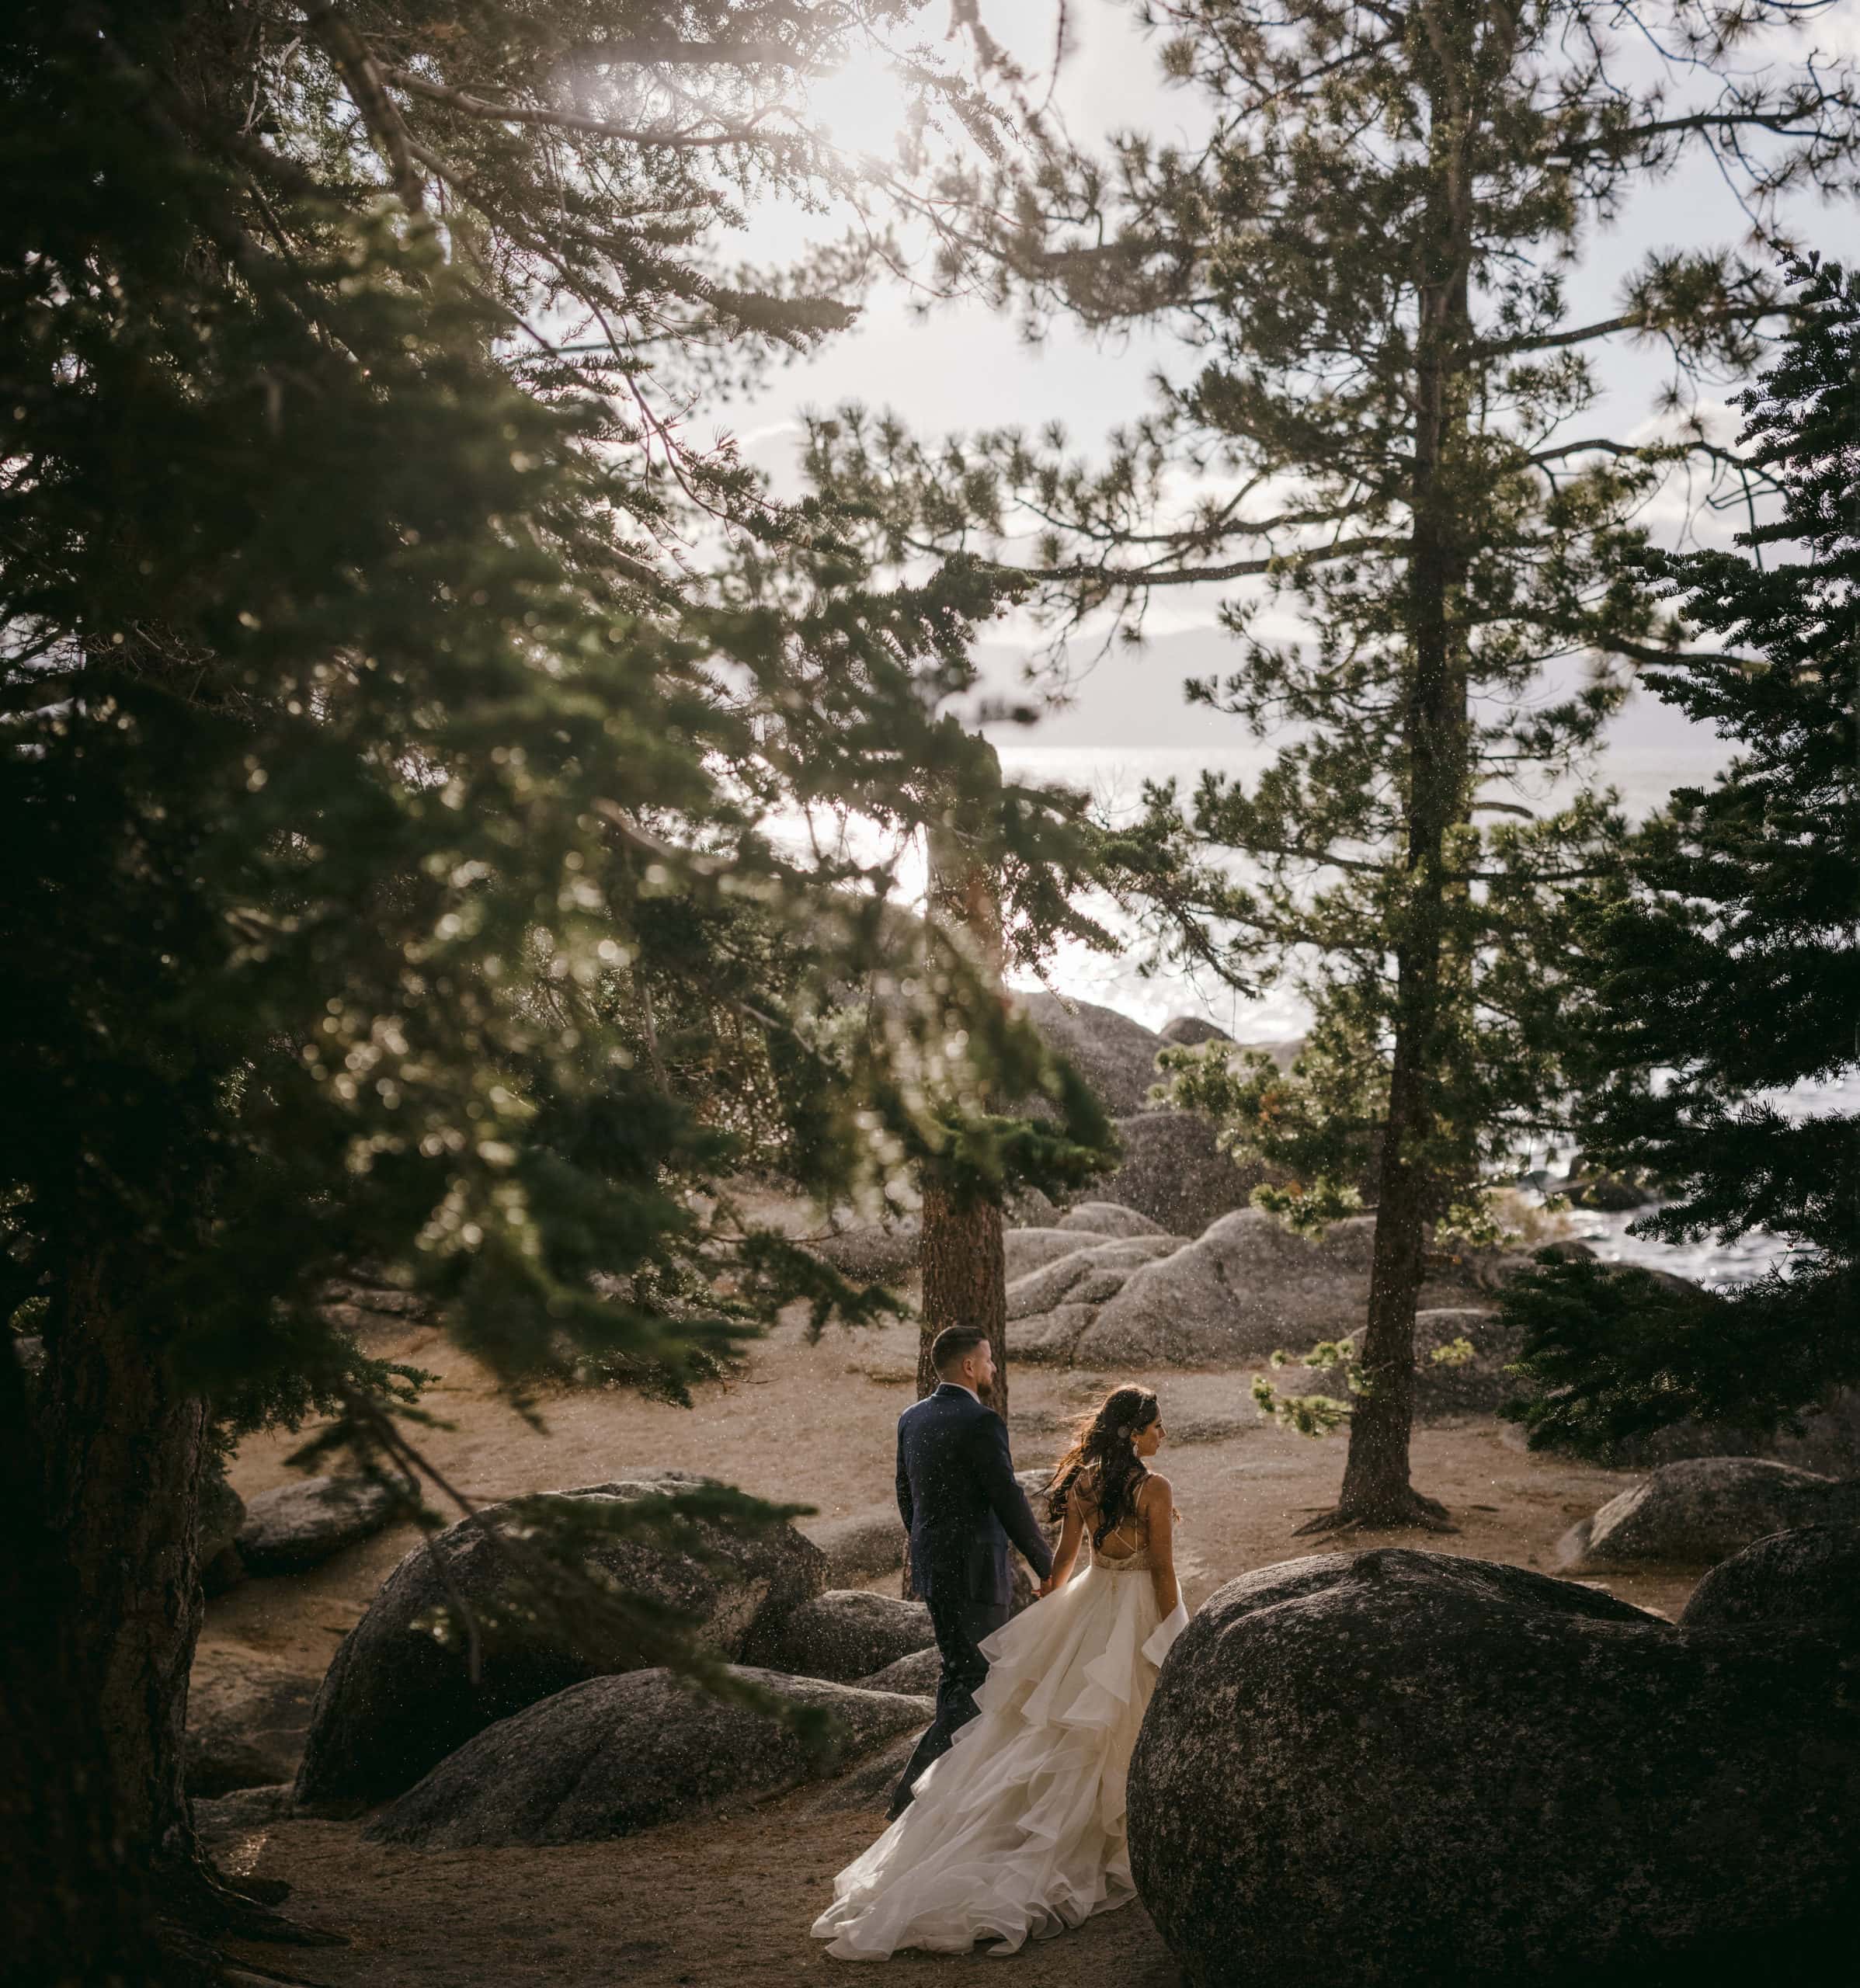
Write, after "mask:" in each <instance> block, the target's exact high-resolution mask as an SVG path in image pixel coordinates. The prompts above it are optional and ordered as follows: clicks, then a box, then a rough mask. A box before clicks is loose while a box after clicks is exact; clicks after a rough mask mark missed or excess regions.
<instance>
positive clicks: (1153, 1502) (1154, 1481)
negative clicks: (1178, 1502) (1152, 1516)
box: [1137, 1470, 1170, 1512]
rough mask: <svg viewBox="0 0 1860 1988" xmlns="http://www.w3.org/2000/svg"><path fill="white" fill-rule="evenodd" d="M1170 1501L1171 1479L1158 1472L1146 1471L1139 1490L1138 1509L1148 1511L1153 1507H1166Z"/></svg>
mask: <svg viewBox="0 0 1860 1988" xmlns="http://www.w3.org/2000/svg"><path fill="white" fill-rule="evenodd" d="M1169 1503H1170V1489H1169V1479H1167V1478H1166V1477H1160V1476H1159V1475H1157V1474H1156V1472H1154V1471H1153V1470H1152V1471H1146V1472H1145V1473H1144V1475H1143V1482H1142V1485H1141V1486H1139V1489H1138V1492H1137V1510H1139V1511H1140V1512H1147V1511H1149V1510H1152V1509H1162V1508H1164V1507H1167V1506H1168V1504H1169Z"/></svg>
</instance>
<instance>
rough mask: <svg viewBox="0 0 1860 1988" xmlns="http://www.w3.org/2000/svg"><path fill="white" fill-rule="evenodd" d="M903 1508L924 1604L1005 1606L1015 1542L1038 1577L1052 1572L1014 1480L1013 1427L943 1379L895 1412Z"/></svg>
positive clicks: (915, 1578)
mask: <svg viewBox="0 0 1860 1988" xmlns="http://www.w3.org/2000/svg"><path fill="white" fill-rule="evenodd" d="M898 1510H899V1514H900V1515H901V1516H902V1518H903V1521H904V1527H905V1530H906V1531H907V1532H908V1533H909V1534H910V1536H911V1584H912V1586H913V1587H914V1588H915V1589H916V1591H917V1593H918V1594H920V1595H922V1596H923V1597H924V1598H925V1599H926V1600H928V1599H929V1597H930V1594H931V1593H932V1591H933V1590H934V1591H935V1592H936V1593H937V1594H938V1596H939V1597H944V1598H947V1597H951V1596H954V1595H960V1596H961V1597H965V1598H966V1599H967V1600H971V1601H981V1602H992V1603H993V1604H995V1605H996V1606H997V1607H1005V1606H1006V1604H1007V1603H1008V1601H1009V1600H1011V1599H1012V1597H1013V1580H1012V1578H1011V1576H1010V1573H1009V1570H1008V1559H1007V1549H1008V1542H1009V1541H1010V1540H1011V1541H1013V1544H1014V1545H1016V1546H1017V1547H1019V1548H1020V1552H1021V1553H1022V1554H1023V1555H1024V1556H1025V1558H1026V1559H1027V1563H1028V1564H1029V1565H1030V1566H1031V1567H1032V1568H1033V1569H1034V1571H1035V1573H1038V1575H1039V1576H1040V1578H1041V1580H1045V1578H1046V1576H1048V1574H1049V1573H1051V1572H1052V1552H1051V1550H1050V1549H1049V1548H1048V1546H1047V1544H1046V1541H1045V1538H1043V1537H1042V1535H1041V1531H1040V1527H1039V1525H1038V1523H1037V1522H1036V1521H1035V1520H1034V1515H1033V1510H1032V1507H1031V1506H1029V1504H1028V1503H1027V1493H1025V1492H1024V1491H1023V1490H1022V1489H1020V1486H1019V1485H1018V1484H1017V1483H1016V1482H1014V1465H1013V1458H1012V1457H1011V1456H1010V1455H1009V1454H1008V1448H1007V1424H1006V1423H1005V1422H1003V1420H1001V1418H1000V1416H998V1415H997V1414H996V1413H995V1411H994V1410H993V1409H992V1408H985V1407H984V1406H982V1403H981V1402H979V1401H978V1400H977V1399H975V1396H974V1395H972V1394H971V1393H970V1392H969V1391H968V1388H959V1387H957V1386H955V1385H953V1384H952V1383H951V1382H947V1381H945V1382H944V1383H943V1385H941V1386H940V1387H939V1388H937V1392H935V1393H934V1394H933V1395H929V1396H927V1398H926V1399H924V1400H923V1401H920V1402H918V1403H917V1404H916V1406H915V1407H914V1408H907V1409H906V1410H905V1411H904V1413H902V1415H901V1416H899V1418H898Z"/></svg>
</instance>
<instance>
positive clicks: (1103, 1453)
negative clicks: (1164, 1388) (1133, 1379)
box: [1046, 1386, 1162, 1552]
mask: <svg viewBox="0 0 1860 1988" xmlns="http://www.w3.org/2000/svg"><path fill="white" fill-rule="evenodd" d="M1161 1413H1162V1404H1161V1403H1160V1402H1158V1401H1157V1399H1156V1396H1155V1395H1153V1393H1152V1392H1150V1391H1149V1388H1139V1387H1135V1386H1125V1387H1121V1388H1112V1389H1111V1392H1110V1393H1109V1394H1107V1395H1106V1396H1105V1397H1104V1400H1103V1401H1101V1402H1100V1403H1099V1404H1098V1406H1097V1408H1096V1409H1094V1410H1093V1412H1092V1413H1090V1415H1087V1416H1085V1417H1084V1418H1083V1420H1081V1421H1080V1422H1079V1425H1078V1427H1076V1429H1074V1430H1073V1437H1072V1447H1071V1448H1069V1450H1067V1451H1066V1454H1065V1455H1064V1456H1062V1458H1060V1459H1059V1462H1058V1464H1057V1465H1055V1468H1054V1470H1053V1474H1052V1482H1050V1483H1049V1484H1048V1486H1047V1487H1046V1496H1047V1500H1048V1503H1047V1512H1048V1517H1050V1518H1051V1519H1052V1522H1053V1524H1055V1525H1057V1524H1059V1523H1060V1522H1061V1521H1062V1520H1063V1519H1064V1518H1065V1517H1066V1500H1067V1498H1068V1497H1069V1496H1071V1493H1072V1488H1073V1485H1074V1484H1075V1483H1076V1482H1077V1481H1078V1479H1079V1475H1080V1474H1081V1473H1082V1472H1086V1471H1090V1472H1091V1473H1092V1483H1091V1492H1092V1497H1093V1502H1094V1503H1096V1504H1097V1508H1098V1522H1097V1524H1096V1525H1095V1526H1093V1528H1092V1534H1091V1544H1092V1550H1093V1552H1096V1551H1097V1548H1099V1547H1100V1546H1102V1545H1104V1541H1105V1540H1106V1539H1107V1538H1108V1537H1109V1536H1110V1535H1111V1534H1112V1533H1114V1532H1115V1531H1117V1529H1118V1527H1119V1526H1121V1525H1122V1524H1124V1523H1125V1521H1126V1520H1128V1519H1134V1518H1135V1517H1136V1515H1137V1494H1138V1493H1139V1491H1141V1489H1142V1485H1143V1480H1144V1479H1145V1478H1146V1477H1147V1476H1148V1475H1149V1467H1148V1466H1147V1465H1146V1464H1145V1462H1144V1461H1143V1459H1142V1458H1141V1457H1140V1456H1139V1455H1137V1450H1136V1442H1137V1438H1138V1437H1139V1435H1141V1434H1142V1432H1143V1431H1144V1430H1146V1429H1147V1428H1148V1427H1149V1425H1150V1423H1153V1421H1155V1420H1156V1417H1157V1416H1159V1414H1161Z"/></svg>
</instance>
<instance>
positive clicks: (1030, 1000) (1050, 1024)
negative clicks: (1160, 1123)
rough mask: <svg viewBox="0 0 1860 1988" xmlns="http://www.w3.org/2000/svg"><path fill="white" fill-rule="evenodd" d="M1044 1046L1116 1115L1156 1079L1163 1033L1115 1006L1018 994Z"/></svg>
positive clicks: (1132, 1106)
mask: <svg viewBox="0 0 1860 1988" xmlns="http://www.w3.org/2000/svg"><path fill="white" fill-rule="evenodd" d="M1017 999H1018V1003H1019V1005H1020V1009H1021V1010H1022V1012H1023V1013H1024V1014H1025V1015H1026V1017H1027V1020H1029V1021H1031V1023H1032V1024H1033V1025H1034V1027H1035V1028H1037V1029H1038V1030H1039V1031H1040V1033H1041V1035H1042V1036H1043V1037H1045V1039H1046V1042H1047V1044H1048V1047H1049V1048H1052V1049H1055V1050H1056V1051H1059V1054H1060V1055H1062V1056H1063V1057H1065V1058H1066V1061H1067V1062H1069V1063H1070V1064H1072V1065H1073V1068H1074V1069H1076V1070H1077V1071H1078V1072H1079V1076H1082V1077H1083V1078H1084V1079H1085V1081H1086V1083H1088V1084H1090V1086H1091V1087H1092V1089H1093V1090H1095V1091H1096V1092H1097V1093H1098V1096H1099V1097H1100V1099H1102V1100H1103V1101H1104V1107H1105V1109H1106V1110H1107V1111H1109V1112H1110V1113H1111V1115H1112V1116H1113V1117H1121V1116H1122V1115H1123V1114H1125V1113H1126V1112H1132V1111H1140V1110H1142V1108H1143V1107H1144V1105H1145V1104H1146V1103H1147V1102H1148V1101H1149V1090H1150V1086H1152V1085H1153V1083H1156V1052H1157V1051H1158V1050H1159V1049H1160V1048H1162V1047H1163V1038H1162V1037H1160V1036H1159V1035H1158V1034H1156V1030H1154V1029H1150V1028H1146V1027H1144V1026H1143V1024H1142V1023H1141V1022H1138V1021H1132V1020H1131V1018H1130V1017H1129V1016H1128V1015H1121V1014H1119V1013H1118V1011H1117V1010H1116V1009H1114V1008H1103V1007H1100V1006H1098V1005H1097V1003H1096V1002H1093V1001H1069V1000H1063V999H1061V998H1060V996H1058V995H1057V994H1048V993H1045V992H1038V993H1031V994H1023V995H1020V996H1017Z"/></svg>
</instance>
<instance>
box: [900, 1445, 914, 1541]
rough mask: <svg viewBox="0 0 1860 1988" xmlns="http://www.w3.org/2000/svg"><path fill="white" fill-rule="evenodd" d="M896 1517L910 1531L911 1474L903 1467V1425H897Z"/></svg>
mask: <svg viewBox="0 0 1860 1988" xmlns="http://www.w3.org/2000/svg"><path fill="white" fill-rule="evenodd" d="M898 1516H899V1517H900V1518H901V1519H902V1520H903V1521H904V1529H905V1531H906V1532H909V1531H910V1529H911V1474H910V1472H909V1471H908V1470H906V1468H905V1467H904V1425H903V1423H899V1425H898Z"/></svg>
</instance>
